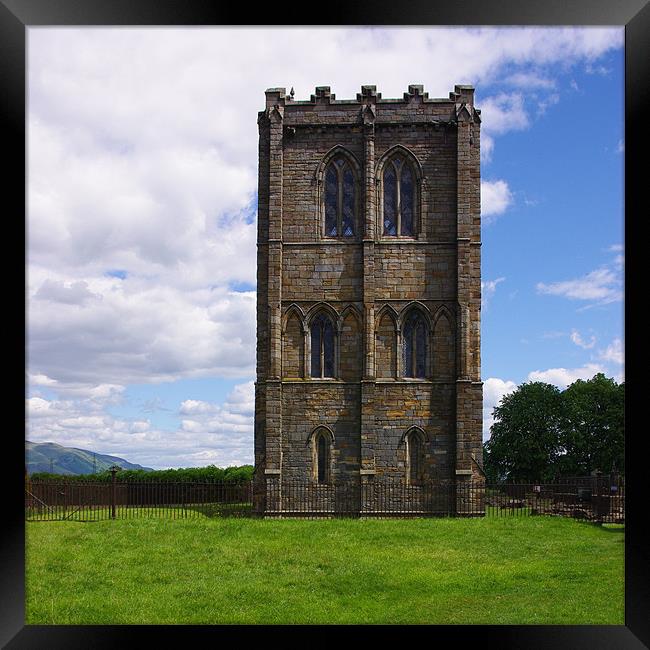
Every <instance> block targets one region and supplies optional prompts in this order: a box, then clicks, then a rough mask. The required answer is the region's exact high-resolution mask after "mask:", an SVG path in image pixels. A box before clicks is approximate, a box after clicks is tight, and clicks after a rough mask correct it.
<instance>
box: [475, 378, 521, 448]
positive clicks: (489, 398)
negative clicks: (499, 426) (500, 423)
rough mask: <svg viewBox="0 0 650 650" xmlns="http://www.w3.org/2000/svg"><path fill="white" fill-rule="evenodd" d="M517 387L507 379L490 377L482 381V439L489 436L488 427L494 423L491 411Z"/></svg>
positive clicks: (486, 438)
mask: <svg viewBox="0 0 650 650" xmlns="http://www.w3.org/2000/svg"><path fill="white" fill-rule="evenodd" d="M516 389H517V384H515V382H514V381H510V380H508V379H505V380H504V379H499V378H498V377H490V378H488V379H486V380H485V381H484V382H483V440H484V441H485V440H488V439H489V438H490V427H491V426H492V424H494V418H493V417H492V412H493V410H494V407H495V406H498V405H499V403H500V402H501V400H502V398H504V397H505V396H506V395H509V394H510V393H512V392H514V391H515V390H516Z"/></svg>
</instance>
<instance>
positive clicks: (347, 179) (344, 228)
mask: <svg viewBox="0 0 650 650" xmlns="http://www.w3.org/2000/svg"><path fill="white" fill-rule="evenodd" d="M324 196H325V236H326V237H354V235H355V223H356V205H357V201H356V188H355V179H354V172H353V171H352V167H351V166H350V163H349V162H348V161H347V160H346V159H345V157H344V156H336V157H335V158H334V159H333V160H332V161H331V162H330V163H329V164H328V165H327V168H326V170H325V194H324Z"/></svg>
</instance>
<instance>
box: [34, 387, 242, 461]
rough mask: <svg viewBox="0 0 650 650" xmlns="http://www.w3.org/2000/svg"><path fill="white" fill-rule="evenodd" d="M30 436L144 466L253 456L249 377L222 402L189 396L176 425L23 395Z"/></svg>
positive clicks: (84, 402)
mask: <svg viewBox="0 0 650 650" xmlns="http://www.w3.org/2000/svg"><path fill="white" fill-rule="evenodd" d="M26 405H27V413H28V433H27V439H28V440H31V441H32V442H48V441H55V442H57V443H58V444H61V445H64V446H67V447H78V448H81V449H90V450H93V451H97V452H99V453H106V454H111V455H115V456H119V457H122V458H126V459H127V460H129V461H130V462H134V463H139V464H141V465H144V466H147V467H154V468H156V469H159V468H160V469H162V468H165V467H193V466H201V465H208V464H210V463H214V464H217V465H219V466H222V467H225V466H228V465H243V464H250V463H252V462H253V416H254V383H253V382H252V381H250V382H247V383H244V384H238V385H236V386H235V387H234V388H233V390H232V391H231V393H230V394H229V395H228V397H227V398H226V401H225V402H224V403H223V404H217V403H211V402H204V401H201V400H192V399H188V400H185V401H183V402H182V404H181V405H180V408H179V411H178V413H179V415H181V416H186V417H185V418H184V419H182V420H181V422H180V426H179V427H178V428H177V429H176V430H172V431H163V430H161V429H157V428H154V427H152V425H151V422H150V421H149V420H147V419H142V418H135V419H133V420H129V419H124V418H120V417H115V416H113V415H111V414H110V413H109V412H108V411H107V410H106V406H108V405H109V403H108V402H104V404H103V405H101V406H100V405H99V404H97V403H95V404H94V406H93V408H92V409H91V410H89V406H88V399H87V398H83V397H78V398H76V399H70V400H47V399H43V398H41V397H31V398H29V399H28V400H27V404H26Z"/></svg>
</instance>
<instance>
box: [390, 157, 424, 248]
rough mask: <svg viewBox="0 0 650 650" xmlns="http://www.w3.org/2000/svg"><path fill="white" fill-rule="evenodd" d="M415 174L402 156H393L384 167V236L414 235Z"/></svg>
mask: <svg viewBox="0 0 650 650" xmlns="http://www.w3.org/2000/svg"><path fill="white" fill-rule="evenodd" d="M415 186H416V183H415V174H414V172H413V169H412V167H411V165H410V163H409V162H408V161H407V160H406V158H405V157H404V156H400V155H397V156H394V157H393V158H391V159H390V160H389V161H388V162H387V163H386V166H385V167H384V175H383V187H384V197H383V199H384V200H383V205H384V214H383V222H384V229H383V233H384V235H385V236H403V237H413V236H415V197H416V192H415Z"/></svg>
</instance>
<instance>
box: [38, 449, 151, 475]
mask: <svg viewBox="0 0 650 650" xmlns="http://www.w3.org/2000/svg"><path fill="white" fill-rule="evenodd" d="M93 459H94V461H93ZM25 462H26V464H27V471H28V472H29V474H30V475H31V474H34V473H36V472H50V473H53V474H64V475H68V476H71V475H75V474H92V473H93V472H102V471H104V470H107V469H108V468H109V467H110V466H111V465H117V466H119V467H121V468H122V469H141V470H145V471H152V470H151V468H150V467H143V466H142V465H137V464H136V463H129V461H127V460H124V459H123V458H118V457H117V456H109V455H108V454H97V453H94V452H92V451H88V450H87V449H76V448H74V447H63V446H61V445H57V444H56V443H54V442H43V443H36V442H29V440H26V441H25Z"/></svg>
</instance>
